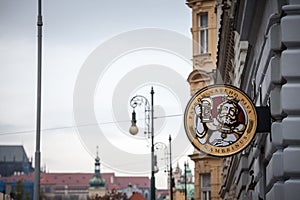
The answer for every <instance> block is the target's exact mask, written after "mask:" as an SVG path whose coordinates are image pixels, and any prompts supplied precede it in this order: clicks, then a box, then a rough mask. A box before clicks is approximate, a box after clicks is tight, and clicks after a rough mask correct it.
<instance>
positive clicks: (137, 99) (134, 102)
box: [129, 87, 156, 200]
mask: <svg viewBox="0 0 300 200" xmlns="http://www.w3.org/2000/svg"><path fill="white" fill-rule="evenodd" d="M150 94H151V107H150V104H149V101H148V99H147V98H146V97H144V96H141V95H136V96H134V97H133V98H132V99H131V100H130V106H131V107H132V108H133V112H132V119H131V127H130V128H129V132H130V133H131V134H132V135H136V134H137V133H138V127H137V126H136V113H135V108H136V107H137V106H141V105H142V104H144V106H145V125H146V130H145V133H148V134H150V137H151V186H150V187H151V195H150V199H151V200H155V196H156V195H155V176H154V173H155V170H154V165H155V158H154V109H153V96H154V90H153V87H152V88H151V92H150ZM150 113H151V120H150ZM150 125H151V130H150Z"/></svg>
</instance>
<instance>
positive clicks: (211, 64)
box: [187, 0, 222, 200]
mask: <svg viewBox="0 0 300 200" xmlns="http://www.w3.org/2000/svg"><path fill="white" fill-rule="evenodd" d="M187 5H188V6H189V7H190V8H191V9H192V28H191V33H192V38H193V71H192V72H191V73H190V75H189V77H188V82H189V84H190V88H191V95H193V94H194V93H195V92H197V91H198V90H200V89H201V88H203V87H205V86H207V85H210V84H213V83H214V81H215V74H216V71H215V69H216V55H217V41H218V35H217V29H218V20H217V19H218V18H217V14H216V9H218V5H216V1H215V0H187ZM190 158H191V159H192V160H193V161H194V162H195V169H194V177H195V180H194V199H195V200H210V199H212V200H218V199H220V196H219V190H220V186H221V161H222V160H221V159H220V158H216V157H212V156H208V155H205V154H203V153H201V152H199V151H198V150H196V149H195V150H194V153H193V154H192V155H190Z"/></svg>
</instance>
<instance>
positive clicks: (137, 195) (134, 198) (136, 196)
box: [129, 192, 146, 200]
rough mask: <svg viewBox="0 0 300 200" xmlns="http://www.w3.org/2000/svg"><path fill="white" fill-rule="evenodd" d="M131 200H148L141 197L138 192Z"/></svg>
mask: <svg viewBox="0 0 300 200" xmlns="http://www.w3.org/2000/svg"><path fill="white" fill-rule="evenodd" d="M129 199H130V200H146V199H145V197H143V195H141V194H140V193H138V192H134V193H133V194H132V196H131V197H130V198H129Z"/></svg>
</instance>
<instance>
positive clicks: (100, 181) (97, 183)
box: [90, 146, 105, 187]
mask: <svg viewBox="0 0 300 200" xmlns="http://www.w3.org/2000/svg"><path fill="white" fill-rule="evenodd" d="M90 186H91V187H104V186H105V179H104V178H102V176H101V173H100V158H99V147H98V146H97V151H96V158H95V172H94V175H93V178H91V180H90Z"/></svg>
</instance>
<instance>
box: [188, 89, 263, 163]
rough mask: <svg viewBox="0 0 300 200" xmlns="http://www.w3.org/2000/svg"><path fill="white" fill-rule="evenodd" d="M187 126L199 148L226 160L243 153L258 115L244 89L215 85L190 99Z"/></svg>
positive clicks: (252, 134) (250, 139)
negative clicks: (228, 157)
mask: <svg viewBox="0 0 300 200" xmlns="http://www.w3.org/2000/svg"><path fill="white" fill-rule="evenodd" d="M184 126H185V131H186V134H187V137H188V138H189V140H190V142H191V143H192V144H193V145H194V147H195V148H196V149H198V150H200V151H201V152H203V153H206V154H209V155H212V156H218V157H226V156H231V155H233V154H236V153H239V152H240V151H242V150H243V149H245V148H246V147H247V146H248V144H249V143H250V142H251V141H252V139H253V137H254V135H255V132H256V126H257V115H256V110H255V106H254V105H253V103H252V101H251V99H250V98H249V97H248V96H247V95H246V94H245V93H244V92H243V91H241V90H240V89H238V88H236V87H234V86H231V85H211V86H207V87H204V88H202V89H201V90H199V91H198V92H196V94H194V95H193V96H192V98H191V99H190V101H189V103H188V105H187V107H186V110H185V113H184Z"/></svg>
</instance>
